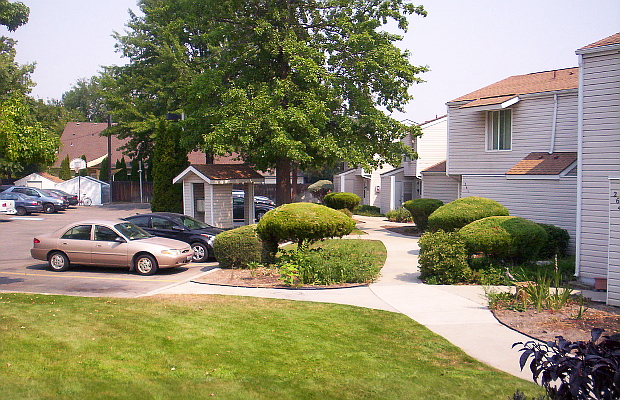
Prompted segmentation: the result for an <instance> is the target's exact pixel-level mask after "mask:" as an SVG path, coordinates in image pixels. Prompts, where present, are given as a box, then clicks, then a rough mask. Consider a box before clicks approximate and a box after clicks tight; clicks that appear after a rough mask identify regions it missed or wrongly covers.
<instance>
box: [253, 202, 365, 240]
mask: <svg viewBox="0 0 620 400" xmlns="http://www.w3.org/2000/svg"><path fill="white" fill-rule="evenodd" d="M353 228H355V221H353V219H351V218H350V217H348V216H346V215H344V214H343V213H341V212H339V211H336V210H333V209H331V208H328V207H325V206H322V205H319V204H313V203H291V204H284V205H281V206H280V207H278V208H275V209H273V210H271V211H269V212H268V213H267V214H265V215H264V216H263V218H261V220H260V222H259V223H258V226H257V228H256V231H257V232H258V235H259V237H260V238H261V239H262V240H264V241H266V242H270V243H277V242H280V241H283V240H290V241H292V242H295V243H297V244H298V246H299V247H301V248H303V247H306V246H307V244H309V243H311V242H314V241H317V240H321V239H324V238H331V237H342V236H344V235H348V234H349V233H351V231H352V230H353Z"/></svg>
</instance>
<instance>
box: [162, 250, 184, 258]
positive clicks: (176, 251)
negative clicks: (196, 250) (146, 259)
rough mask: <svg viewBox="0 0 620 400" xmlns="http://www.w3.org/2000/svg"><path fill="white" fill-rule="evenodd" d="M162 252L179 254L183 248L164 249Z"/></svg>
mask: <svg viewBox="0 0 620 400" xmlns="http://www.w3.org/2000/svg"><path fill="white" fill-rule="evenodd" d="M161 252H162V254H170V255H171V256H178V255H179V254H181V250H177V249H168V250H162V251H161Z"/></svg>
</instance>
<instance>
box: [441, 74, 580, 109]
mask: <svg viewBox="0 0 620 400" xmlns="http://www.w3.org/2000/svg"><path fill="white" fill-rule="evenodd" d="M578 86H579V68H577V67H575V68H566V69H558V70H554V71H545V72H535V73H532V74H526V75H515V76H511V77H509V78H506V79H503V80H501V81H499V82H496V83H493V84H491V85H489V86H485V87H483V88H482V89H478V90H476V91H473V92H471V93H468V94H466V95H464V96H461V97H458V98H456V99H454V100H452V101H449V102H448V103H453V102H460V101H469V102H474V101H477V102H479V103H481V104H476V105H483V104H484V105H489V104H500V103H503V102H505V101H506V100H509V99H510V98H511V97H514V96H518V95H523V94H531V93H543V92H553V91H558V90H567V89H577V88H578ZM469 105H470V104H469V103H468V104H466V105H464V106H463V107H467V106H469Z"/></svg>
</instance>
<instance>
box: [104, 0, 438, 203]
mask: <svg viewBox="0 0 620 400" xmlns="http://www.w3.org/2000/svg"><path fill="white" fill-rule="evenodd" d="M139 4H140V7H141V10H142V12H143V14H144V15H143V16H140V17H138V16H136V15H132V18H131V20H130V22H129V24H128V28H129V29H128V31H127V34H126V35H124V36H120V35H119V36H117V38H118V40H119V45H118V46H119V48H120V49H121V50H122V51H123V53H124V55H126V56H127V57H129V58H130V63H129V64H128V65H127V66H124V67H117V68H114V69H110V70H109V72H110V76H113V77H114V78H115V79H114V82H115V83H117V86H118V87H125V88H126V89H125V91H124V92H123V93H119V92H118V91H117V92H116V95H115V96H113V98H114V101H115V104H114V106H115V108H116V109H117V110H122V111H121V112H122V113H124V114H125V115H126V116H130V117H132V118H133V120H140V119H141V121H143V123H142V125H141V126H138V125H134V127H133V128H132V127H129V126H128V127H129V129H133V131H134V133H133V137H137V138H140V139H139V140H140V141H145V139H147V138H148V137H149V135H150V137H152V133H150V132H152V130H151V131H149V132H147V130H145V129H144V122H145V121H148V120H149V119H151V120H152V117H153V115H155V116H156V115H163V113H165V112H170V111H176V110H182V111H184V112H185V114H186V119H185V121H183V122H182V125H183V126H184V127H185V131H184V132H185V134H184V136H183V137H182V138H181V144H182V145H185V146H186V147H187V149H191V148H194V147H200V148H202V149H203V150H204V151H206V152H209V153H212V154H225V153H229V152H238V153H239V154H240V155H241V157H242V158H243V159H244V160H246V161H247V162H248V163H250V164H252V165H254V166H256V167H257V168H259V169H263V170H267V169H269V168H276V173H277V184H278V192H277V199H276V200H277V201H278V203H285V202H288V201H290V198H291V190H290V189H291V171H293V170H294V169H296V168H301V169H305V168H316V167H320V166H322V165H325V164H326V163H330V162H334V161H335V160H344V161H348V162H350V163H353V164H360V165H363V166H366V167H372V166H378V165H380V164H383V163H392V164H398V163H399V161H400V160H401V157H402V156H403V155H405V154H406V155H409V156H412V157H415V154H414V153H412V152H411V151H410V149H407V148H406V147H405V146H404V145H402V144H401V143H400V142H399V139H401V138H403V137H404V136H405V135H406V134H407V133H408V132H411V133H412V134H414V135H416V134H419V130H418V129H417V128H409V127H407V126H405V125H403V124H401V123H399V122H398V121H396V120H395V119H393V118H391V117H390V116H389V113H390V112H392V111H394V110H400V111H402V107H403V106H404V104H406V103H407V101H408V100H409V99H410V94H409V89H410V87H411V85H412V84H414V83H416V82H419V81H420V79H419V77H418V76H417V75H418V74H419V73H420V72H423V71H424V70H425V68H424V67H416V66H413V65H411V63H410V62H409V60H408V57H409V54H408V53H407V52H406V51H402V50H401V49H399V48H398V47H397V46H396V42H397V41H398V40H400V39H401V37H400V36H399V35H397V34H394V33H390V32H388V31H387V30H386V28H385V26H386V24H387V23H388V22H395V24H393V29H392V30H397V29H400V30H402V31H406V29H407V25H408V21H407V16H408V15H413V14H418V15H425V14H426V12H425V11H424V9H423V8H422V7H421V6H415V5H413V4H410V3H408V2H407V1H406V0H322V1H316V0H217V1H216V0H203V1H196V0H142V1H140V3H139ZM110 87H112V86H111V85H110ZM151 126H152V125H151ZM145 132H147V135H144V133H145ZM150 143H152V140H151V142H150ZM156 162H157V160H155V163H156Z"/></svg>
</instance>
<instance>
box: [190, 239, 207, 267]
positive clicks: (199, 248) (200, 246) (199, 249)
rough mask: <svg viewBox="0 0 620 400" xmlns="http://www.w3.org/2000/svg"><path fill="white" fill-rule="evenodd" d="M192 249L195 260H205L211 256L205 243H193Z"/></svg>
mask: <svg viewBox="0 0 620 400" xmlns="http://www.w3.org/2000/svg"><path fill="white" fill-rule="evenodd" d="M191 246H192V250H194V256H193V258H192V261H193V262H205V261H207V259H208V258H209V249H208V248H207V246H205V245H204V243H200V242H196V243H192V245H191Z"/></svg>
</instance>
